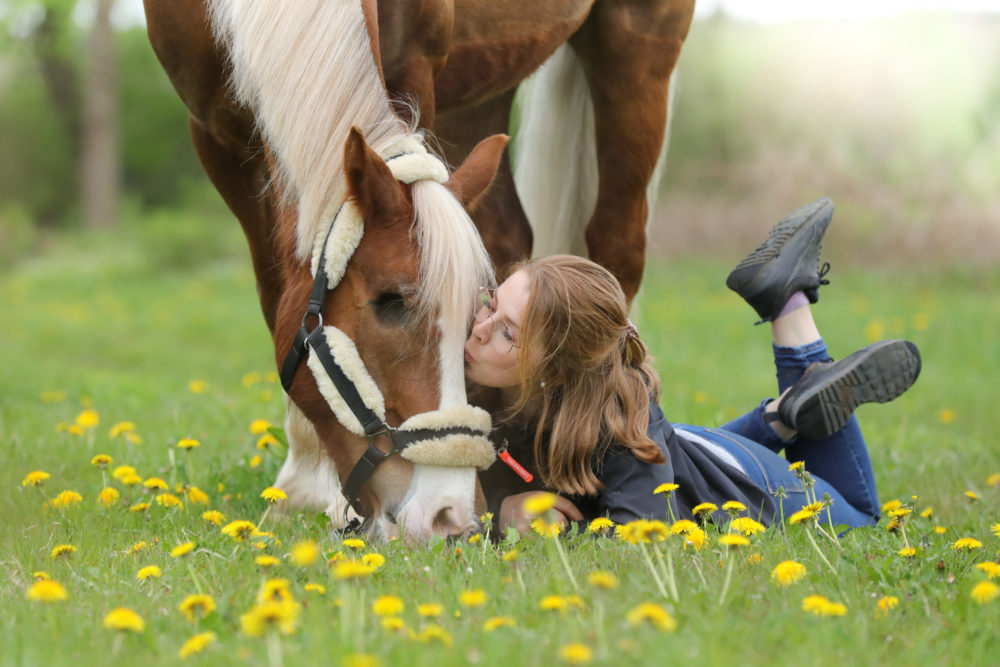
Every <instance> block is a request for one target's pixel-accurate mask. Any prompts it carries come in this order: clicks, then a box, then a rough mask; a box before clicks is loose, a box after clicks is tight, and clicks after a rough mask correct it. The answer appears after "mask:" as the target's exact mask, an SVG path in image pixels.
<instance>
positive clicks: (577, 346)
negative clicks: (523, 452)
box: [512, 255, 664, 494]
mask: <svg viewBox="0 0 1000 667" xmlns="http://www.w3.org/2000/svg"><path fill="white" fill-rule="evenodd" d="M514 270H515V271H516V270H521V271H524V272H525V273H527V275H528V290H529V295H528V304H527V307H526V309H525V313H524V315H523V316H522V319H521V324H520V328H519V330H518V368H519V376H520V380H521V395H520V398H519V400H518V402H517V403H516V404H515V405H514V406H513V408H512V411H513V412H514V413H515V414H516V413H517V412H520V411H522V410H524V409H526V408H528V410H527V411H529V412H531V413H533V414H534V415H537V418H538V424H537V427H536V429H535V438H534V451H535V461H536V462H537V464H538V468H539V472H540V473H541V476H542V479H543V481H544V482H545V483H546V485H547V486H549V487H551V488H554V489H557V490H559V491H563V492H566V493H573V494H594V493H596V492H597V491H598V489H599V488H600V482H599V481H598V478H597V475H596V474H595V471H594V467H595V464H598V462H597V461H595V458H596V456H599V455H600V454H601V453H602V452H603V447H606V446H607V445H608V444H610V443H612V442H615V443H619V444H621V445H623V446H625V447H627V448H628V449H630V450H631V452H632V454H634V455H635V457H636V458H638V459H639V460H641V461H645V462H649V463H662V462H663V461H664V458H663V454H662V452H661V451H660V448H659V446H658V445H657V444H656V443H655V442H654V441H653V440H652V439H651V438H650V437H649V436H648V435H646V429H647V426H648V425H649V402H650V398H651V397H652V398H653V399H654V400H658V399H659V396H660V379H659V376H657V374H656V371H655V370H654V369H653V367H652V365H651V364H650V358H649V354H648V350H647V349H646V345H645V344H644V343H643V342H642V341H641V340H639V338H638V336H637V335H630V333H629V320H628V309H627V306H626V301H625V295H624V293H623V292H622V289H621V286H620V285H619V284H618V281H617V280H616V279H615V277H614V276H613V275H612V274H611V273H610V272H609V271H608V270H607V269H605V268H604V267H602V266H600V265H598V264H596V263H594V262H592V261H590V260H588V259H585V258H582V257H577V256H573V255H553V256H550V257H544V258H541V259H536V260H530V261H527V262H524V263H522V264H520V265H518V266H516V267H514ZM546 437H547V438H548V446H547V447H546V446H544V445H543V443H544V442H545V439H546ZM599 447H601V450H600V451H598V448H599ZM595 454H596V456H595Z"/></svg>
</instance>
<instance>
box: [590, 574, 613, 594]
mask: <svg viewBox="0 0 1000 667" xmlns="http://www.w3.org/2000/svg"><path fill="white" fill-rule="evenodd" d="M587 583H588V584H590V585H591V586H593V587H594V588H600V589H601V590H605V591H610V590H614V589H615V588H617V587H618V577H616V576H615V575H613V574H612V573H610V572H607V571H605V570H594V571H593V572H591V573H590V574H588V575H587Z"/></svg>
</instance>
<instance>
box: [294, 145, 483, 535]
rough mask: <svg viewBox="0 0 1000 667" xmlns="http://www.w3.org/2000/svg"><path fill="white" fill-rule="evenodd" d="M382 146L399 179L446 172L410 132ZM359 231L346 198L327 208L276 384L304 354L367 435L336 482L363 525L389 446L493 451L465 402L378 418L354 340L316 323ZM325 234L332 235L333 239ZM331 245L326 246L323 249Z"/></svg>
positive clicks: (464, 462) (415, 457)
mask: <svg viewBox="0 0 1000 667" xmlns="http://www.w3.org/2000/svg"><path fill="white" fill-rule="evenodd" d="M386 153H387V154H388V157H386V158H384V159H385V161H386V164H387V165H388V166H389V169H390V170H391V171H392V173H393V175H394V176H395V177H396V179H397V180H399V181H401V182H403V183H413V182H415V181H418V180H425V179H431V180H435V181H437V182H439V183H444V182H445V181H447V179H448V171H447V169H446V168H445V166H444V164H443V163H441V161H440V160H438V159H437V158H435V157H434V156H433V155H431V154H429V153H428V152H427V150H426V149H425V148H424V146H423V144H422V143H420V142H419V141H418V140H416V139H415V138H413V137H407V138H404V139H403V140H401V141H400V142H397V143H396V144H393V146H391V147H390V148H389V149H388V150H387V151H386ZM363 234H364V222H363V220H362V219H361V215H360V212H359V211H358V209H357V207H356V206H355V205H354V203H353V202H350V201H347V202H344V203H343V204H341V205H340V208H339V209H337V212H336V214H335V215H334V216H333V220H332V221H331V223H330V227H329V229H328V230H327V233H326V234H325V236H323V239H322V243H317V245H316V248H315V249H314V251H313V261H312V270H313V273H314V274H315V280H314V281H313V287H312V292H311V293H310V295H309V305H308V307H307V308H306V312H305V315H303V316H302V325H301V326H300V327H299V330H298V332H297V333H296V334H295V340H294V341H293V342H292V346H291V348H290V349H289V350H288V354H287V355H286V356H285V360H284V362H283V363H282V365H281V386H282V387H284V389H285V391H286V392H290V391H291V386H292V380H293V378H294V377H295V373H296V371H297V370H298V367H299V364H300V363H301V361H302V359H303V358H306V360H307V365H308V366H309V369H310V370H311V371H312V372H313V375H314V376H315V378H316V384H317V386H318V387H319V390H320V393H321V394H322V395H323V397H324V398H325V399H326V401H327V403H328V404H329V405H330V408H331V409H332V410H333V413H334V415H335V416H336V417H337V419H338V421H340V423H341V424H342V425H343V426H345V427H346V428H347V429H348V430H349V431H351V432H352V433H354V434H355V435H358V436H360V437H364V438H366V439H367V440H368V449H367V450H365V453H364V454H362V455H361V458H360V460H359V461H358V462H357V463H356V464H355V465H354V468H353V469H352V470H351V472H350V474H349V475H348V476H347V480H346V481H345V482H344V484H343V485H342V487H341V491H342V493H343V494H344V497H345V498H346V499H347V502H348V504H349V505H350V506H351V508H352V509H353V510H354V511H355V512H356V513H357V514H358V515H360V516H362V517H366V519H365V524H364V526H367V524H368V522H370V521H371V518H372V515H371V513H370V512H369V511H368V509H367V508H366V507H365V504H364V502H363V501H362V500H361V490H362V489H363V488H364V486H365V484H366V483H367V482H368V480H369V479H371V477H372V475H373V474H374V472H375V470H376V468H378V466H379V464H380V463H382V462H383V461H384V460H385V459H387V458H388V457H390V456H392V455H393V454H400V455H401V456H403V457H404V458H406V459H408V460H410V461H413V462H414V463H423V464H428V465H439V466H475V467H478V468H480V469H485V468H488V467H489V466H490V465H491V464H492V463H493V461H494V459H495V457H496V453H495V452H494V450H493V445H492V444H490V442H489V440H488V439H487V437H486V436H487V434H488V433H489V431H490V416H489V413H487V412H486V411H485V410H482V409H480V408H477V407H474V406H471V405H461V406H455V407H452V408H446V409H442V410H434V411H431V412H423V413H420V414H417V415H413V416H412V417H410V418H408V419H407V420H406V421H404V422H403V423H402V424H400V425H399V426H398V427H393V426H390V425H389V424H388V423H386V421H385V404H384V400H383V397H382V394H381V392H380V391H379V389H378V387H377V386H376V384H375V382H374V380H373V379H372V378H371V375H370V374H369V373H368V371H367V369H366V368H365V365H364V362H363V361H362V360H361V357H360V355H359V354H358V351H357V348H356V347H355V346H354V342H353V341H352V340H351V339H350V337H349V336H348V335H347V334H345V333H344V332H343V331H341V330H340V329H338V328H337V327H334V326H323V315H322V308H323V301H324V300H325V298H326V293H327V291H328V290H332V289H334V288H335V287H336V286H337V285H338V284H339V283H340V281H341V279H342V278H343V275H344V271H345V270H346V267H347V262H348V260H350V258H351V256H352V255H353V254H354V251H355V250H356V249H357V247H358V244H359V243H360V242H361V236H362V235H363ZM331 239H333V240H334V241H335V242H334V243H333V245H332V246H331V243H330V242H331ZM331 248H332V252H328V251H330V250H331ZM310 319H315V322H316V325H315V327H313V328H312V329H310V328H309V326H308V323H309V321H310ZM307 351H308V355H307ZM379 436H385V437H387V438H388V439H389V444H390V448H389V451H387V452H383V451H382V450H380V449H379V448H377V447H376V446H375V439H376V438H378V437H379ZM345 512H346V509H345ZM364 526H363V528H364Z"/></svg>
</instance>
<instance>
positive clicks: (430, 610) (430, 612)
mask: <svg viewBox="0 0 1000 667" xmlns="http://www.w3.org/2000/svg"><path fill="white" fill-rule="evenodd" d="M443 613H444V605H440V604H438V603H436V602H424V603H422V604H418V605H417V614H419V615H420V616H423V617H424V618H436V617H438V616H440V615H441V614H443Z"/></svg>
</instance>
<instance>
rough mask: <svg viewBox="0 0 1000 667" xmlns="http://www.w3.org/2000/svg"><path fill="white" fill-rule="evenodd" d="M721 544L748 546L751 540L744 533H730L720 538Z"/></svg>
mask: <svg viewBox="0 0 1000 667" xmlns="http://www.w3.org/2000/svg"><path fill="white" fill-rule="evenodd" d="M719 544H721V545H723V546H726V547H746V546H749V545H750V540H748V539H747V538H745V537H743V536H742V535H734V534H733V533H730V534H728V535H723V536H722V537H720V538H719Z"/></svg>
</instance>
